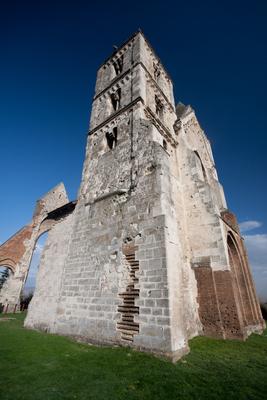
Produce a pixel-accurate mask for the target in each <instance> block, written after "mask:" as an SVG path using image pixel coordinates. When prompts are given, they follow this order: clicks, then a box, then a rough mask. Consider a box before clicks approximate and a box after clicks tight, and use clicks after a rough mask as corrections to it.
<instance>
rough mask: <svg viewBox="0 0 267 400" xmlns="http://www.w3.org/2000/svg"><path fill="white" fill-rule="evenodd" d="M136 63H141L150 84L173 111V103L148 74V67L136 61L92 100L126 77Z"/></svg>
mask: <svg viewBox="0 0 267 400" xmlns="http://www.w3.org/2000/svg"><path fill="white" fill-rule="evenodd" d="M138 65H141V66H142V68H143V69H144V70H145V72H146V78H147V79H148V80H149V81H150V82H151V85H152V86H153V87H154V88H156V91H157V92H158V93H160V95H161V96H162V97H163V98H164V100H165V102H166V103H167V106H168V108H169V110H170V111H172V112H175V108H174V106H173V104H172V103H171V102H170V100H169V99H168V98H167V96H166V95H165V93H164V92H163V90H162V89H161V88H160V86H159V85H158V83H157V82H156V81H155V79H154V78H153V76H152V75H151V74H150V72H149V71H148V69H147V68H146V66H145V65H144V64H143V63H142V62H141V61H139V62H137V63H135V64H134V65H133V66H132V67H131V68H129V69H127V71H125V72H123V73H121V74H120V75H118V76H116V77H115V78H114V79H113V80H112V81H111V82H110V84H109V85H108V86H107V87H106V88H105V89H103V90H102V91H101V92H99V93H97V94H96V95H95V96H94V98H93V101H95V100H96V99H98V98H99V97H101V96H103V95H104V94H105V93H106V92H109V91H110V90H111V89H112V87H113V86H115V85H117V84H118V82H119V81H121V80H123V79H124V78H126V77H127V76H128V75H129V74H130V72H131V71H132V70H133V69H135V68H136V67H137V66H138Z"/></svg>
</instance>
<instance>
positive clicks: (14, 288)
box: [0, 184, 68, 310]
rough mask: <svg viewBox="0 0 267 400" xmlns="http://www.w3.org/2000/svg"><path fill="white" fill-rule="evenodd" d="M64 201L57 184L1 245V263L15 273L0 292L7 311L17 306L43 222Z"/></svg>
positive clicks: (64, 196)
mask: <svg viewBox="0 0 267 400" xmlns="http://www.w3.org/2000/svg"><path fill="white" fill-rule="evenodd" d="M66 203H68V197H67V194H66V191H65V187H64V185H63V184H59V185H57V186H56V187H55V188H53V189H52V190H51V191H50V192H48V193H46V194H45V195H44V196H43V197H42V198H41V199H40V200H38V201H37V204H36V208H35V211H34V215H33V219H32V221H31V222H30V223H29V224H28V225H26V226H25V227H23V228H22V229H21V230H20V231H18V232H17V233H16V234H15V235H14V236H12V237H11V238H10V239H8V240H7V241H6V242H5V243H4V244H2V245H1V246H0V262H1V263H2V265H8V266H9V267H10V268H11V269H12V270H13V272H14V274H13V275H12V276H11V277H10V278H9V279H8V281H7V285H5V287H4V288H3V290H1V292H0V303H2V304H4V305H5V306H7V305H9V309H10V310H11V309H12V310H14V308H15V307H17V308H18V307H19V298H20V293H21V291H22V288H23V285H24V283H25V282H26V279H27V275H28V272H29V267H30V263H31V259H32V255H33V251H34V248H35V245H36V242H37V240H38V238H39V236H40V235H41V234H42V233H43V232H44V231H45V230H44V229H43V228H42V222H43V221H44V220H45V218H46V217H47V215H48V213H49V212H51V211H52V210H54V209H56V208H58V207H60V206H62V205H64V204H66ZM47 229H48V227H47Z"/></svg>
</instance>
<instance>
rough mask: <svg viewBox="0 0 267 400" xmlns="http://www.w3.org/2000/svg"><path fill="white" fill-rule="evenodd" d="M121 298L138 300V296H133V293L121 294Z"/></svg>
mask: <svg viewBox="0 0 267 400" xmlns="http://www.w3.org/2000/svg"><path fill="white" fill-rule="evenodd" d="M119 296H120V297H123V298H125V299H135V298H136V295H135V294H131V293H120V294H119Z"/></svg>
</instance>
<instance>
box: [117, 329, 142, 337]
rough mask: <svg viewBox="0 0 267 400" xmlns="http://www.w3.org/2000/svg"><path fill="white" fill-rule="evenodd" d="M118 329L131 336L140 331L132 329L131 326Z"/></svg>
mask: <svg viewBox="0 0 267 400" xmlns="http://www.w3.org/2000/svg"><path fill="white" fill-rule="evenodd" d="M118 330H119V331H120V332H122V333H123V334H124V335H125V334H126V335H129V336H133V335H136V333H138V332H139V331H138V330H134V329H131V328H126V327H125V328H118Z"/></svg>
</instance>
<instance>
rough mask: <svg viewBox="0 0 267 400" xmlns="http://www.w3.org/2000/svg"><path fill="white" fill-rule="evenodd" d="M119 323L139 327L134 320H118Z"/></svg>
mask: <svg viewBox="0 0 267 400" xmlns="http://www.w3.org/2000/svg"><path fill="white" fill-rule="evenodd" d="M117 325H123V326H132V327H135V328H138V329H139V324H138V323H137V322H134V321H118V322H117Z"/></svg>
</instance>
